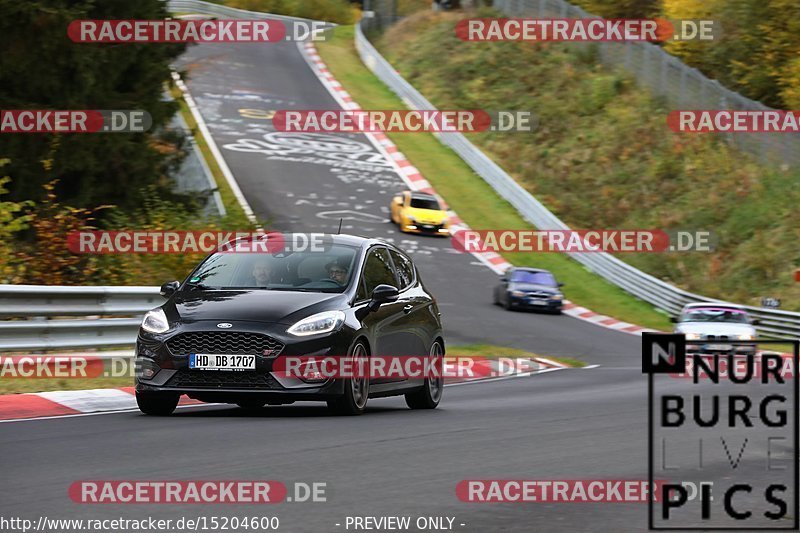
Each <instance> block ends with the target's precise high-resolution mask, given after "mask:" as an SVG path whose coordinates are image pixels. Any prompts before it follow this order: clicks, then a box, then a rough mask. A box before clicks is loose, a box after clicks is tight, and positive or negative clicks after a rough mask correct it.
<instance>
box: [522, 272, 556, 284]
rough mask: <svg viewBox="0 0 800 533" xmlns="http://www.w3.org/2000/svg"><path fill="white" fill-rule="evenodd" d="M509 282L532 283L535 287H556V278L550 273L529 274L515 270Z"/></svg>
mask: <svg viewBox="0 0 800 533" xmlns="http://www.w3.org/2000/svg"><path fill="white" fill-rule="evenodd" d="M511 281H515V282H517V283H533V284H536V285H550V286H551V287H555V286H556V285H557V283H556V278H554V277H553V275H552V274H551V273H550V272H529V271H527V270H516V271H514V272H513V273H512V274H511Z"/></svg>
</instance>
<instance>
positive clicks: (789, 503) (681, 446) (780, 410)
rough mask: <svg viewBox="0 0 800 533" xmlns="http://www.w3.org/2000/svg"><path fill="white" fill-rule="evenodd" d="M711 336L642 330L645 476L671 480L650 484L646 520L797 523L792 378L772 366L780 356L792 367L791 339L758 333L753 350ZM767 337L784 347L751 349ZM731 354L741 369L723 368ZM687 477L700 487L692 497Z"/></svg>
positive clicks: (674, 525) (750, 525)
mask: <svg viewBox="0 0 800 533" xmlns="http://www.w3.org/2000/svg"><path fill="white" fill-rule="evenodd" d="M712 339H713V340H711V339H704V340H703V341H701V342H707V343H709V344H703V345H702V346H701V348H700V349H698V351H699V352H700V353H691V354H689V353H687V349H686V348H687V347H686V337H685V336H684V335H683V334H665V333H644V334H643V335H642V370H643V372H644V373H646V374H647V375H648V482H649V483H650V484H651V486H652V484H653V481H654V478H656V479H669V480H673V481H671V482H667V483H664V484H662V485H661V487H660V488H659V491H660V494H657V495H655V496H653V495H652V492H651V495H650V498H649V502H648V521H649V527H650V529H654V530H687V529H691V530H706V531H714V530H729V531H730V530H740V531H741V530H746V531H753V530H797V529H798V527H799V526H800V501H798V491H799V490H800V487H798V474H799V472H798V459H800V457H799V456H798V380H797V379H796V377H795V375H794V374H792V376H791V377H789V376H787V375H786V373H784V372H782V369H783V364H784V363H785V362H786V361H785V359H786V358H788V357H793V363H794V368H797V363H798V358H800V341H798V340H793V341H766V340H758V341H756V345H757V346H756V348H758V349H759V351H755V353H753V350H752V347H753V344H754V342H753V341H749V342H748V341H738V340H737V341H731V340H727V337H724V338H720V337H716V338H714V337H712ZM695 342H696V341H693V342H692V345H694V344H695ZM775 344H782V345H783V349H785V346H786V345H791V346H792V349H793V353H792V354H781V353H778V352H774V351H760V350H764V346H769V345H775ZM740 347H744V348H745V349H744V350H743V349H742V348H740ZM747 348H750V349H749V350H748V349H747ZM776 348H781V347H780V346H776ZM741 352H744V353H741ZM689 358H691V359H690V360H689ZM687 363H690V364H689V365H688V366H687ZM734 364H737V365H738V366H739V368H740V369H742V370H741V371H737V372H727V371H725V369H726V368H732V367H733V366H734ZM687 372H688V373H689V374H690V375H689V376H688V377H691V379H690V380H686V379H684V380H676V379H670V376H671V375H675V374H680V373H687ZM678 480H679V481H678ZM687 487H700V490H699V495H698V497H691V498H690V497H689V491H688V490H687Z"/></svg>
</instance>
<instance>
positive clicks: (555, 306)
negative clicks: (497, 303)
mask: <svg viewBox="0 0 800 533" xmlns="http://www.w3.org/2000/svg"><path fill="white" fill-rule="evenodd" d="M508 298H509V302H511V306H512V307H516V308H518V309H540V310H542V311H560V310H561V308H562V307H563V305H564V301H563V300H556V299H554V298H543V297H527V296H511V295H509V296H508Z"/></svg>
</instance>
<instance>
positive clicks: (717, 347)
mask: <svg viewBox="0 0 800 533" xmlns="http://www.w3.org/2000/svg"><path fill="white" fill-rule="evenodd" d="M732 348H733V346H731V345H730V344H706V345H705V349H706V350H720V351H721V350H730V349H732Z"/></svg>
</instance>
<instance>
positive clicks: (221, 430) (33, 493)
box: [0, 43, 647, 533]
mask: <svg viewBox="0 0 800 533" xmlns="http://www.w3.org/2000/svg"><path fill="white" fill-rule="evenodd" d="M180 68H182V69H186V70H188V71H189V81H188V86H189V89H190V91H191V93H192V95H193V96H194V98H195V100H196V101H197V103H198V106H199V107H200V109H201V112H202V114H203V116H204V118H205V120H206V122H207V123H208V126H209V128H210V130H211V132H212V135H213V136H214V139H215V141H216V143H217V144H218V146H219V147H220V149H221V151H222V153H223V155H224V157H225V159H226V161H227V163H228V165H229V166H230V168H231V170H232V171H233V173H234V175H235V176H236V179H237V181H238V183H239V185H240V187H241V188H242V190H243V192H244V195H245V196H246V198H247V200H248V202H249V203H250V204H251V206H252V207H253V209H254V211H255V212H256V214H257V215H258V216H259V217H260V218H262V219H266V220H267V221H268V222H269V225H270V226H272V227H277V228H280V229H283V230H289V231H328V232H331V231H335V230H336V227H337V225H338V223H339V218H340V217H341V218H344V219H345V220H344V222H343V232H352V233H356V234H363V235H369V236H378V237H383V238H387V239H392V240H393V241H394V242H396V243H399V244H400V246H401V247H402V248H404V249H405V250H407V251H408V252H410V253H411V254H412V257H413V258H414V259H415V261H416V262H417V264H418V266H419V268H420V270H421V273H422V276H423V280H424V281H425V283H426V284H427V285H428V286H429V288H431V289H432V291H433V293H434V294H435V295H436V296H437V298H438V300H439V302H440V305H441V308H442V313H443V320H444V322H445V327H446V341H447V342H448V343H450V344H461V343H477V342H480V343H490V344H497V345H505V346H513V347H519V348H525V349H528V350H531V351H534V352H537V353H539V354H542V355H563V356H569V357H575V358H578V359H582V360H584V361H587V362H589V363H591V364H596V365H600V366H599V367H598V368H591V369H567V370H558V371H553V372H549V373H544V374H539V375H535V376H531V377H521V378H511V379H504V380H496V381H491V382H485V383H472V384H463V385H455V386H449V387H448V388H447V389H446V391H445V395H444V399H443V403H442V405H441V407H440V408H439V409H438V410H436V411H432V412H412V411H410V410H408V409H407V408H406V406H405V403H404V402H403V400H402V398H392V399H385V400H373V401H370V404H369V406H368V409H367V413H366V414H365V415H364V416H361V417H354V418H352V417H351V418H340V417H334V416H330V415H329V414H328V412H327V410H326V409H325V407H324V405H316V404H297V405H293V406H285V407H272V408H266V409H264V410H263V411H262V412H260V413H257V414H252V413H247V412H245V411H242V410H240V409H238V408H232V407H220V406H204V407H199V408H194V407H193V408H184V409H180V410H178V411H177V412H176V414H175V415H174V416H172V417H170V418H153V417H146V416H143V415H141V414H139V413H138V412H124V413H116V414H107V415H99V416H80V417H74V418H63V419H58V420H37V421H27V422H13V423H8V424H0V454H2V457H3V459H4V460H3V477H4V479H6V480H7V481H10V480H14V481H13V482H6V483H3V484H2V485H1V486H0V502H2V504H0V506H2V507H4V508H6V509H13V510H14V514H15V515H17V516H22V517H26V518H31V519H35V518H37V517H39V516H41V515H45V516H48V517H50V518H81V517H83V518H89V517H91V518H115V517H127V518H143V517H146V516H154V517H162V518H173V519H175V518H180V517H181V516H187V517H194V516H198V515H206V516H222V515H229V516H240V517H244V516H260V515H270V514H273V515H276V516H278V517H280V519H281V528H280V530H281V531H291V532H295V531H308V532H328V531H347V529H346V528H345V520H346V517H347V516H383V515H389V516H400V515H410V516H411V517H412V521H413V520H414V519H416V517H419V516H440V517H441V516H449V517H454V518H455V520H454V522H453V529H454V530H456V531H464V532H475V533H478V532H489V531H525V532H532V531H543V532H547V531H569V532H579V531H644V530H646V524H647V521H646V520H647V506H646V504H612V503H606V504H587V503H577V504H576V503H572V504H545V503H528V504H513V503H504V504H497V503H483V504H480V503H463V502H461V501H459V500H458V498H457V497H456V493H455V487H456V484H457V483H458V482H459V481H461V480H463V479H522V478H524V479H638V480H645V479H647V404H646V401H647V388H646V380H645V378H644V376H643V374H642V373H641V357H640V353H641V340H640V338H639V337H635V336H632V335H628V334H624V333H619V332H615V331H611V330H608V329H604V328H602V327H599V326H594V325H592V324H588V323H585V322H581V321H579V320H576V319H573V318H570V317H567V316H549V315H541V314H534V313H521V312H507V311H505V310H503V309H501V308H499V307H495V306H493V305H492V302H491V289H492V286H493V284H494V283H495V282H496V279H497V276H496V274H494V273H492V272H491V271H490V270H489V269H488V268H486V267H485V266H483V265H481V264H480V263H478V262H477V261H476V260H475V259H474V258H473V257H472V256H469V255H464V254H459V253H457V252H454V251H453V250H451V249H450V244H449V240H448V239H437V238H432V237H416V236H408V235H403V234H400V233H398V232H397V230H396V227H395V226H394V225H392V224H390V223H389V222H388V205H389V201H390V198H391V196H392V195H393V193H395V192H396V191H399V190H402V189H403V188H404V185H403V183H402V181H401V180H400V178H399V177H398V176H397V175H396V174H395V173H394V171H393V170H392V168H391V167H390V166H388V164H387V163H386V161H385V159H384V158H383V157H382V156H381V155H380V154H379V153H378V152H377V151H376V149H375V148H374V147H373V146H372V145H371V144H370V143H369V141H368V140H367V139H366V138H365V137H363V136H360V135H353V136H346V135H337V136H335V137H321V136H291V135H286V134H278V133H276V132H274V131H273V130H272V128H271V123H270V121H269V120H266V119H264V118H253V117H261V116H265V113H266V112H267V111H269V110H276V109H285V108H306V109H326V108H336V107H337V105H336V103H335V101H334V100H333V99H332V98H331V96H330V95H329V94H328V92H327V91H326V89H325V88H324V87H323V86H322V85H321V83H320V82H319V81H318V80H317V78H316V76H315V75H314V74H313V72H312V71H311V69H310V68H309V67H308V65H307V64H306V62H305V60H304V58H303V57H302V55H301V53H300V52H299V50H298V49H297V47H296V45H295V44H293V43H285V44H283V43H282V44H269V45H254V44H203V45H199V46H193V47H191V48H190V50H189V51H188V52H187V53H186V54H185V56H184V58H183V60H182V64H181V65H180ZM342 162H344V163H345V164H346V166H334V165H336V164H339V163H342ZM151 281H152V283H157V282H159V281H160V280H151ZM23 451H24V456H23V455H22V454H21V452H23ZM81 479H117V480H122V479H162V480H176V479H227V480H234V479H272V480H279V481H282V482H284V483H285V484H287V486H289V485H291V484H292V483H294V482H298V481H300V482H308V483H310V482H325V483H326V488H327V491H326V492H327V502H324V503H322V502H317V503H311V502H304V503H295V502H292V503H288V502H287V503H281V504H279V505H275V506H261V507H254V506H248V505H235V506H231V505H216V506H199V505H184V506H174V505H79V504H75V503H73V502H72V501H71V500H70V499H69V498H68V496H67V487H68V486H69V485H70V484H71V483H72V482H74V481H76V480H81ZM3 514H4V515H5V514H9V513H5V512H4V513H3ZM412 523H413V522H412ZM337 524H339V525H337ZM462 524H463V525H462ZM350 530H352V528H351V529H350ZM415 530H416V529H414V528H412V529H411V531H415Z"/></svg>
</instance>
